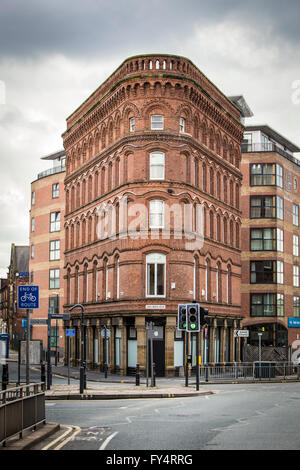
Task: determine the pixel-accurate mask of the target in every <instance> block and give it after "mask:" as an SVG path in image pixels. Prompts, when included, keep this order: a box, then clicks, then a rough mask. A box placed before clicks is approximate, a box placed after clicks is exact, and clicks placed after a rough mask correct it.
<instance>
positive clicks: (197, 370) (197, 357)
mask: <svg viewBox="0 0 300 470" xmlns="http://www.w3.org/2000/svg"><path fill="white" fill-rule="evenodd" d="M199 335H200V332H199V333H197V336H196V390H199V367H200V364H199V355H200V354H199V353H200V351H199Z"/></svg>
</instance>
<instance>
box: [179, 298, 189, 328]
mask: <svg viewBox="0 0 300 470" xmlns="http://www.w3.org/2000/svg"><path fill="white" fill-rule="evenodd" d="M186 325H187V321H186V305H185V304H179V305H178V318H177V330H186Z"/></svg>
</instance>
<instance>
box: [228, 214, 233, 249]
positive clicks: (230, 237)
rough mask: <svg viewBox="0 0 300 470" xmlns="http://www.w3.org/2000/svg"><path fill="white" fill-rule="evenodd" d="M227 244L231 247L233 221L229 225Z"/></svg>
mask: <svg viewBox="0 0 300 470" xmlns="http://www.w3.org/2000/svg"><path fill="white" fill-rule="evenodd" d="M229 244H230V245H231V246H233V221H232V220H231V221H230V223H229Z"/></svg>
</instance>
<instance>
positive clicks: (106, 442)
mask: <svg viewBox="0 0 300 470" xmlns="http://www.w3.org/2000/svg"><path fill="white" fill-rule="evenodd" d="M117 434H118V431H116V432H113V433H112V434H111V435H110V436H108V437H107V438H106V439H105V441H104V442H103V444H102V445H101V447H100V448H99V450H104V449H105V448H106V446H107V444H109V443H110V441H111V440H112V439H113V438H114V437H115V436H116V435H117Z"/></svg>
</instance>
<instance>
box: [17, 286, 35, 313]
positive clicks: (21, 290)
mask: <svg viewBox="0 0 300 470" xmlns="http://www.w3.org/2000/svg"><path fill="white" fill-rule="evenodd" d="M18 308H30V309H31V308H39V286H18Z"/></svg>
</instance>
